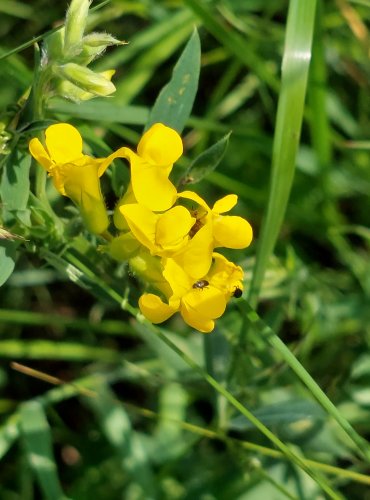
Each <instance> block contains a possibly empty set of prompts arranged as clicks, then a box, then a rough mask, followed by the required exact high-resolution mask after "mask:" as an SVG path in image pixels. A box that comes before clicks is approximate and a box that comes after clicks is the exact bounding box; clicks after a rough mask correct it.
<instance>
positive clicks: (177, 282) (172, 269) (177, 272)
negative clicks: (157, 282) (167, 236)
mask: <svg viewBox="0 0 370 500" xmlns="http://www.w3.org/2000/svg"><path fill="white" fill-rule="evenodd" d="M163 276H164V277H165V279H166V280H167V281H168V283H169V284H170V287H171V289H172V292H173V296H174V297H175V298H179V297H182V296H183V295H185V294H186V293H187V292H188V291H189V290H190V289H191V287H192V284H193V280H192V278H191V277H190V276H188V275H187V274H186V272H185V271H184V269H183V268H182V267H181V265H179V264H178V263H177V262H176V261H175V260H174V259H170V258H169V259H164V260H163Z"/></svg>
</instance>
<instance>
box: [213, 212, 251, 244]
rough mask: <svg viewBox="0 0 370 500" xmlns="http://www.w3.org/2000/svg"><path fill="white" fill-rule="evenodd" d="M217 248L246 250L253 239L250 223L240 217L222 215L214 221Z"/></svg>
mask: <svg viewBox="0 0 370 500" xmlns="http://www.w3.org/2000/svg"><path fill="white" fill-rule="evenodd" d="M213 237H214V240H215V247H226V248H246V247H247V246H249V245H250V243H251V241H252V238H253V230H252V227H251V225H250V224H249V222H248V221H246V220H245V219H243V218H242V217H238V216H229V215H223V216H222V215H221V216H219V217H215V218H214V220H213Z"/></svg>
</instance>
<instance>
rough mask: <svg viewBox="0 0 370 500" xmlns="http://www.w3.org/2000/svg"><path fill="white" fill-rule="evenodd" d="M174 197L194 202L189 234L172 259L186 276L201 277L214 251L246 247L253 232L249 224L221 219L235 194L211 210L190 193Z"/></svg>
mask: <svg viewBox="0 0 370 500" xmlns="http://www.w3.org/2000/svg"><path fill="white" fill-rule="evenodd" d="M178 197H179V198H184V199H188V200H191V201H195V203H196V204H197V205H198V206H197V208H196V209H193V210H191V213H192V215H193V216H194V217H195V219H196V221H195V223H194V225H193V226H192V228H191V230H190V233H189V234H190V236H191V239H190V241H189V243H188V244H187V245H186V246H185V247H184V249H183V250H181V251H180V252H178V253H177V254H176V255H174V256H173V258H174V259H176V262H177V263H178V264H179V265H181V266H182V267H183V268H184V270H185V271H186V273H187V274H189V275H190V276H193V277H196V276H204V275H205V274H206V273H207V272H208V270H209V268H210V266H211V262H212V252H213V250H214V248H217V247H226V248H234V249H241V248H246V247H247V246H249V245H250V243H251V241H252V238H253V231H252V227H251V225H250V224H249V222H248V221H246V220H245V219H243V218H242V217H239V216H228V215H227V216H225V215H221V214H223V213H225V212H228V211H229V210H231V209H232V208H233V207H234V206H235V205H236V203H237V201H238V197H237V196H236V195H235V194H230V195H227V196H225V197H224V198H221V199H220V200H218V201H216V203H215V204H214V205H213V208H212V209H211V208H210V207H209V206H208V205H207V203H206V202H205V201H204V200H203V199H202V198H201V197H200V196H199V195H197V194H196V193H194V192H193V191H183V192H182V193H179V194H178Z"/></svg>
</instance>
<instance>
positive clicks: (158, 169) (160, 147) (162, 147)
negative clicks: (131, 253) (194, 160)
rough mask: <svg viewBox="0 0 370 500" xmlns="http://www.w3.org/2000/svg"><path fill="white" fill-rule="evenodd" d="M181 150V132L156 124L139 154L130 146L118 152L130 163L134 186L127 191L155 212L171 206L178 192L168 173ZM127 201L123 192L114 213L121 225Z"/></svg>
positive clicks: (146, 137)
mask: <svg viewBox="0 0 370 500" xmlns="http://www.w3.org/2000/svg"><path fill="white" fill-rule="evenodd" d="M182 152H183V146H182V141H181V137H180V136H179V134H178V133H177V132H176V131H175V130H173V129H172V128H170V127H166V126H165V125H163V124H162V123H155V124H154V125H153V126H152V127H151V128H150V129H149V130H148V131H147V132H145V134H144V135H143V137H142V138H141V140H140V142H139V145H138V147H137V153H134V152H133V151H131V149H129V148H121V149H119V150H118V151H117V153H118V154H119V155H120V156H121V157H123V158H126V159H127V160H128V161H129V162H130V166H131V185H130V186H129V188H128V190H129V191H130V190H132V192H133V194H134V196H135V199H136V201H137V203H139V204H140V205H143V206H144V207H146V208H148V209H149V210H152V211H153V212H163V211H165V210H168V209H169V208H171V207H172V205H173V204H174V203H175V201H176V197H177V191H176V188H175V186H174V185H173V184H172V182H171V181H170V180H169V178H168V176H169V175H170V172H171V170H172V167H173V164H174V163H175V161H177V160H178V159H179V158H180V156H181V155H182ZM125 203H127V200H126V196H125V195H124V196H123V198H122V199H121V200H120V201H119V202H118V204H117V207H116V210H115V215H114V221H115V224H116V226H117V227H118V228H119V227H120V224H121V219H122V214H121V213H120V208H121V206H123V205H124V204H125ZM123 224H124V223H123Z"/></svg>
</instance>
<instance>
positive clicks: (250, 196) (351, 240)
mask: <svg viewBox="0 0 370 500" xmlns="http://www.w3.org/2000/svg"><path fill="white" fill-rule="evenodd" d="M323 3H324V2H318V6H317V7H318V9H317V12H316V18H315V19H314V18H313V9H312V5H313V4H314V2H313V0H291V2H290V12H289V22H287V14H288V8H289V2H288V1H280V0H275V1H273V2H266V1H265V0H220V1H212V2H205V1H204V0H203V1H196V0H186V1H184V2H176V1H173V2H164V1H161V2H158V1H154V0H146V1H144V0H142V1H137V2H135V1H131V2H124V1H120V0H111V1H110V2H108V3H107V4H106V5H105V6H103V7H102V8H101V9H98V10H95V11H94V12H92V13H91V14H90V16H89V26H90V29H91V30H100V31H105V30H106V31H108V32H110V33H112V34H113V35H114V36H116V37H117V38H119V39H124V40H127V41H129V42H130V43H129V45H127V46H123V47H120V48H115V49H110V50H108V51H107V53H106V54H105V55H104V56H103V57H102V58H101V59H100V60H98V61H97V62H96V65H95V68H97V69H101V70H104V69H107V68H116V69H117V73H116V76H115V78H114V79H113V80H114V83H115V85H116V87H117V91H116V94H115V95H114V97H112V98H106V99H96V100H92V101H89V102H87V103H84V104H82V105H76V104H72V103H69V102H66V101H62V100H61V99H59V100H53V101H51V102H50V103H49V111H48V113H47V119H49V120H51V119H52V120H55V119H56V120H63V121H69V122H70V123H72V124H73V125H75V126H76V127H78V128H79V130H80V131H81V133H82V135H83V136H84V139H85V141H86V143H87V144H88V145H89V146H90V147H91V151H93V152H94V154H96V155H101V156H104V155H106V154H107V153H108V152H110V151H111V150H113V149H115V148H116V147H119V146H121V145H123V144H133V145H134V144H136V142H137V139H138V137H140V134H141V132H142V130H143V128H144V126H145V125H146V123H147V121H148V120H150V119H152V118H153V116H154V117H156V116H159V115H158V114H156V113H157V110H155V112H153V114H152V115H150V110H151V108H152V107H153V104H154V102H155V100H156V98H157V96H158V94H159V92H160V90H161V89H162V87H163V86H164V85H165V84H166V83H167V82H168V81H169V79H170V78H171V73H172V70H173V67H174V65H175V64H176V61H177V60H178V58H179V56H180V54H181V52H182V50H183V48H184V46H185V44H186V42H187V41H188V40H189V38H190V37H191V35H192V33H193V29H194V26H197V28H198V31H199V35H200V39H201V47H202V58H201V71H200V81H199V89H198V94H197V97H196V100H195V105H194V107H193V110H192V114H191V117H190V118H189V119H188V120H187V122H186V126H185V129H184V132H183V138H184V143H185V156H184V157H183V158H182V159H181V161H180V162H179V165H178V166H177V167H176V168H177V170H176V168H175V169H174V174H175V176H176V175H177V176H178V178H181V177H182V176H184V175H185V174H186V171H187V168H188V167H189V165H190V164H191V162H192V161H193V160H194V159H195V158H197V157H198V156H199V155H200V154H201V153H202V152H203V151H205V150H206V149H207V148H209V147H210V146H212V145H213V144H214V143H216V142H217V141H219V140H220V139H222V137H224V136H225V135H226V134H228V132H230V131H232V134H231V136H230V138H229V146H228V149H227V151H226V153H225V156H224V157H223V159H222V161H221V162H220V164H219V165H218V167H217V170H215V171H213V172H210V173H208V175H207V176H206V177H204V178H203V179H202V181H201V182H200V183H199V184H196V185H195V186H194V189H195V190H197V191H198V192H199V193H200V194H205V195H206V196H207V199H208V200H210V202H213V201H215V200H216V199H218V198H219V197H221V196H223V195H225V194H227V193H236V194H238V196H239V204H238V207H237V209H236V210H235V211H234V213H237V212H238V213H240V214H241V215H243V216H244V217H246V218H247V219H248V220H249V221H250V222H251V223H252V225H253V227H254V229H255V235H256V238H255V242H254V243H253V244H252V246H251V247H250V248H249V249H248V251H247V252H239V254H238V257H237V259H236V260H237V261H238V262H239V263H240V265H242V266H243V268H244V269H245V272H246V280H245V292H244V294H243V297H244V298H239V299H237V300H232V301H231V303H230V304H229V307H228V311H227V313H226V314H225V315H224V316H223V317H222V318H221V319H220V320H218V322H217V328H216V330H215V332H214V333H212V334H210V335H208V336H204V335H202V334H200V333H197V332H193V331H190V329H188V328H187V327H186V326H184V324H183V323H182V322H181V321H180V320H179V319H178V318H177V317H175V318H174V319H173V320H171V321H170V322H168V323H167V324H166V325H165V328H164V329H156V328H151V327H150V326H149V325H148V324H146V323H144V322H141V321H140V318H139V320H137V319H135V314H136V310H135V309H134V307H133V306H135V305H136V302H137V298H138V296H139V294H140V284H139V283H138V282H137V280H136V278H135V276H132V275H131V274H130V272H129V271H128V270H127V268H126V267H125V266H124V265H117V264H116V263H114V262H113V261H112V260H110V259H109V258H108V257H107V256H103V255H101V254H98V253H97V252H96V251H95V250H94V248H95V247H94V246H90V242H91V241H92V239H91V236H90V235H87V234H85V233H83V232H82V227H81V224H80V220H79V218H78V215H77V213H76V211H75V210H74V208H73V207H72V206H71V203H69V202H68V200H66V199H62V198H61V197H59V196H58V195H57V194H56V193H55V190H54V189H53V188H52V186H50V189H49V190H48V196H49V200H50V203H51V204H52V206H53V208H54V210H55V212H56V213H57V214H58V215H59V216H60V217H61V219H62V221H63V224H62V225H61V227H59V228H58V227H56V226H55V221H54V220H53V219H50V218H49V219H48V217H47V214H45V213H44V212H43V211H42V209H38V208H37V202H36V201H35V200H34V199H33V198H32V195H31V197H30V198H29V196H28V192H29V187H30V186H31V189H32V191H33V188H34V170H35V166H33V167H31V182H30V185H29V182H28V176H23V177H22V176H21V177H20V178H19V179H17V180H16V182H15V179H14V176H16V175H17V171H15V172H13V174H14V175H13V177H12V176H11V175H10V176H9V174H7V175H5V174H4V173H3V172H4V171H5V168H6V167H5V165H7V166H9V164H10V162H9V160H8V159H9V155H8V153H9V154H11V155H13V157H14V165H18V164H19V162H21V160H20V159H19V158H18V156H17V155H18V154H19V152H22V151H24V150H25V149H26V147H27V141H28V139H29V137H30V134H28V135H27V131H26V133H24V134H22V135H21V136H20V138H19V141H18V143H17V151H16V150H15V146H14V142H12V136H11V135H8V133H7V131H4V132H3V131H2V130H0V132H1V136H0V139H1V140H2V142H1V147H2V152H3V153H5V154H4V155H2V156H1V157H0V160H1V161H2V163H1V168H2V172H1V178H2V181H1V200H2V209H3V220H2V225H3V226H4V227H5V228H6V229H8V230H10V231H13V232H15V233H17V234H23V235H24V236H25V237H26V238H27V240H26V241H22V240H16V241H15V242H12V241H11V240H0V251H1V255H0V258H1V260H0V275H1V281H5V280H6V277H7V276H6V275H7V274H10V272H11V268H12V266H13V262H15V270H14V272H13V274H12V275H11V276H10V278H9V279H8V280H7V281H6V282H5V284H4V285H3V286H2V288H1V290H0V300H1V309H0V333H1V338H0V359H1V369H0V384H1V389H2V391H1V399H0V412H1V419H2V427H1V428H0V457H1V469H0V498H1V499H4V500H13V499H14V500H16V499H19V500H28V499H30V500H31V499H38V498H46V499H59V498H62V496H63V495H65V496H67V497H69V498H73V499H77V500H80V499H85V498H86V499H90V498H95V499H97V500H100V499H116V498H125V499H129V500H131V499H143V498H144V499H149V498H158V499H159V498H160V499H171V500H172V499H175V500H178V499H179V500H180V499H181V500H183V499H204V500H210V499H217V500H219V499H221V500H223V499H224V500H229V499H246V500H254V499H261V498H276V499H283V498H299V499H316V498H317V499H319V498H324V493H323V491H326V495H327V496H328V497H331V498H351V499H354V498H361V499H365V498H370V497H369V493H368V490H369V484H370V480H369V477H368V476H367V475H366V474H367V473H368V472H369V463H370V447H369V445H368V444H367V442H366V441H365V440H366V439H370V390H369V383H370V349H369V342H370V308H369V298H370V259H369V240H370V229H369V227H368V226H369V220H370V218H369V213H370V202H369V192H370V161H369V149H370V137H369V111H370V109H369V108H370V100H369V76H370V67H369V50H370V36H369V33H368V31H367V28H366V24H368V23H369V20H370V6H369V4H368V2H367V1H366V0H357V1H354V0H353V1H348V0H337V1H335V2H334V1H333V2H325V5H322V4H323ZM93 5H95V3H94V4H93ZM66 7H67V2H49V1H46V0H39V1H38V0H32V1H30V2H18V1H11V0H2V2H0V33H1V48H0V50H1V53H0V57H1V55H2V54H6V53H7V52H8V51H10V50H12V49H17V47H19V46H21V45H22V44H24V43H26V42H29V41H30V40H31V39H32V38H33V37H35V36H38V35H42V34H43V33H45V32H46V31H48V30H49V29H50V28H52V27H53V26H55V25H56V23H58V22H59V21H61V20H63V18H64V14H65V9H66ZM314 21H315V22H314ZM312 35H313V52H312V60H311V61H310V57H309V50H308V47H309V46H310V42H311V36H312ZM284 41H286V42H285V44H284ZM283 56H284V61H285V68H284V73H283V75H282V74H281V63H282V58H283ZM297 56H298V57H297ZM33 62H34V52H33V48H32V46H31V44H29V46H28V47H25V48H24V49H23V50H19V51H17V52H16V53H14V54H13V55H11V56H8V57H5V58H3V59H1V60H0V74H1V92H0V108H1V110H2V111H3V113H4V114H3V115H2V117H1V121H2V122H4V123H7V124H9V122H10V124H11V119H10V120H9V119H8V118H9V117H11V116H13V115H14V113H15V112H16V110H17V109H16V107H15V103H16V102H17V101H18V100H19V99H20V97H21V96H22V94H23V93H24V92H25V90H26V89H27V88H28V87H29V86H30V85H31V84H32V77H33ZM309 62H310V65H309V66H308V64H309ZM308 70H309V73H308V81H307V87H306V84H305V83H306V82H305V81H306V73H307V71H308ZM303 98H305V106H304V108H303V107H302V103H303ZM278 105H279V108H278ZM149 116H150V118H149ZM155 119H156V118H155ZM301 122H302V129H301V137H300V142H299V147H298V151H297V155H295V153H296V144H297V140H298V136H299V129H300V125H301ZM48 123H50V121H49V122H48ZM33 125H34V127H36V126H37V124H36V125H35V124H33ZM39 125H40V127H41V128H44V126H46V122H45V123H44V124H39ZM41 125H42V126H41ZM32 133H33V134H34V133H35V130H33V131H32ZM31 135H32V134H31ZM22 158H23V157H22ZM22 161H23V162H26V163H25V164H23V169H22V172H25V171H27V169H28V167H29V165H28V164H27V161H28V160H27V159H24V158H23V159H22ZM12 164H13V163H12ZM198 164H199V166H200V169H199V170H198V172H200V171H201V168H205V170H207V168H206V167H205V166H204V163H202V162H201V161H200V162H199V163H198ZM120 167H122V164H121V165H118V162H117V165H116V166H115V168H114V169H112V170H111V178H110V181H107V182H106V186H105V191H106V198H107V202H108V204H110V207H111V208H113V204H114V200H115V199H116V196H117V195H118V194H119V193H120V190H121V186H122V183H124V182H125V180H126V179H125V176H124V175H123V176H122V175H121V172H122V171H124V170H123V169H122V168H120ZM272 171H273V183H272V189H271V190H270V182H269V179H270V176H271V172H272ZM293 174H294V178H293ZM291 184H292V190H291V192H290V193H289V191H290V186H291ZM20 187H21V188H20ZM30 200H31V201H30ZM30 203H31V205H32V207H33V208H32V210H33V212H32V218H33V223H32V226H30V225H29V224H27V217H26V215H25V214H27V210H28V209H29V206H30ZM285 208H286V210H285ZM22 210H23V212H24V216H22V213H21V212H22ZM267 210H268V216H267V217H266V211H267ZM14 214H15V215H14ZM263 220H264V223H263V225H262V221H263ZM25 228H26V229H25ZM62 232H63V234H62ZM276 239H277V244H276V245H275V240H276ZM273 248H274V251H273V255H272V256H271V255H270V253H271V251H272V249H273ZM256 255H257V257H256ZM233 258H235V253H233ZM252 276H253V278H252ZM262 279H263V281H262ZM251 283H253V287H251ZM260 285H262V286H260ZM247 298H248V299H249V300H248V303H247V302H246V300H245V299H247ZM126 299H128V300H129V305H127V302H126ZM130 304H131V305H130ZM248 304H251V306H253V308H255V307H257V306H258V309H257V310H258V313H259V315H260V318H258V316H256V315H255V313H254V312H253V310H251V309H250V305H248ZM261 318H262V319H261ZM266 325H269V327H270V328H268V327H267V326H266ZM279 338H280V339H281V340H282V341H283V342H281V341H280V340H279ZM172 342H173V343H174V344H171V343H172ZM176 346H177V350H180V356H179V355H178V354H177V353H176ZM285 346H287V347H288V348H289V349H290V351H291V352H292V353H294V356H292V355H291V354H290V352H289V351H288V350H287V349H286V347H285ZM12 362H17V363H21V364H23V365H26V366H27V367H29V368H30V369H33V370H37V371H38V372H35V371H28V372H25V370H24V368H22V367H20V366H19V365H11V363H12ZM20 370H21V371H20ZM39 372H43V373H44V375H42V374H40V373H39ZM45 374H48V375H49V376H51V377H56V378H57V380H55V379H49V378H47V377H46V375H45ZM310 376H311V377H312V378H310ZM40 377H42V378H43V379H42V380H40ZM313 379H314V380H315V381H316V382H317V384H318V386H317V385H315V384H314V382H313ZM60 381H63V382H65V383H66V384H65V385H60V386H58V387H55V388H53V387H52V386H51V385H50V384H51V383H55V382H58V383H59V382H60ZM320 388H321V389H320ZM330 402H331V403H333V404H334V405H335V407H334V406H333V405H332V404H331V403H330ZM250 412H251V413H250ZM256 426H257V427H256ZM325 464H326V465H325ZM330 466H333V467H334V468H330ZM335 467H337V468H335ZM304 471H305V472H304Z"/></svg>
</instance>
